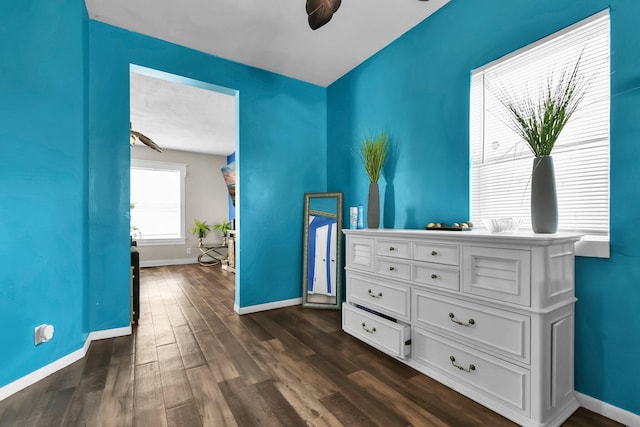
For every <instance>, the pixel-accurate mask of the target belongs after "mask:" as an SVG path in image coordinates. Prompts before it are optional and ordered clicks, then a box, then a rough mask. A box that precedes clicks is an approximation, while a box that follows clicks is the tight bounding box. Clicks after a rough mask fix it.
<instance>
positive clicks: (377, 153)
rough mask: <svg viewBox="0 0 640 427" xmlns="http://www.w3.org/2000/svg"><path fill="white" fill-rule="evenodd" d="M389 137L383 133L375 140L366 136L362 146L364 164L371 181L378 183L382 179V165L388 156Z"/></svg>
mask: <svg viewBox="0 0 640 427" xmlns="http://www.w3.org/2000/svg"><path fill="white" fill-rule="evenodd" d="M387 139H388V138H387V135H386V134H384V133H381V134H380V135H378V137H377V138H376V139H375V140H373V139H372V138H369V137H367V138H365V140H364V143H363V144H362V146H360V154H361V160H362V164H363V165H364V168H365V170H366V171H367V175H368V176H369V181H370V182H371V183H377V182H378V180H379V179H380V173H381V172H382V166H383V165H384V161H385V158H386V157H387Z"/></svg>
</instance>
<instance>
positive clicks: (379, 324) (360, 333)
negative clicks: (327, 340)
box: [342, 304, 411, 359]
mask: <svg viewBox="0 0 640 427" xmlns="http://www.w3.org/2000/svg"><path fill="white" fill-rule="evenodd" d="M342 329H343V330H344V331H345V332H347V333H348V334H351V335H353V336H354V337H356V338H358V339H360V340H362V341H364V342H366V343H367V344H369V345H371V346H373V347H375V348H377V349H378V350H380V351H382V352H384V353H387V354H389V355H391V356H394V357H398V358H401V359H404V358H405V357H406V356H408V355H409V353H410V349H411V344H410V337H411V327H410V326H407V325H402V324H400V323H395V322H392V321H390V320H387V319H384V318H382V317H380V316H376V315H375V314H372V313H369V312H367V311H364V310H360V309H358V308H355V307H352V306H351V305H349V304H344V305H343V306H342Z"/></svg>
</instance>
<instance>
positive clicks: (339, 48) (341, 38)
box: [85, 0, 449, 154]
mask: <svg viewBox="0 0 640 427" xmlns="http://www.w3.org/2000/svg"><path fill="white" fill-rule="evenodd" d="M85 1H86V5H87V10H88V12H89V16H90V17H91V19H94V20H97V21H101V22H105V23H107V24H111V25H114V26H117V27H121V28H125V29H127V30H131V31H135V32H138V33H142V34H145V35H148V36H152V37H155V38H158V39H162V40H166V41H169V42H173V43H176V44H179V45H182V46H186V47H189V48H192V49H196V50H200V51H203V52H207V53H210V54H213V55H216V56H219V57H222V58H226V59H229V60H232V61H236V62H239V63H242V64H246V65H250V66H254V67H257V68H261V69H265V70H268V71H273V72H275V73H279V74H282V75H285V76H288V77H292V78H295V79H299V80H303V81H306V82H309V83H313V84H317V85H320V86H328V85H330V84H331V83H333V82H334V81H336V80H337V79H339V78H340V77H342V76H343V75H344V74H346V73H347V72H349V71H350V70H352V69H353V68H355V67H356V66H358V65H359V64H360V63H362V62H363V61H365V60H366V59H367V58H369V57H370V56H372V55H373V54H375V53H376V52H378V51H379V50H380V49H382V48H384V47H385V46H386V45H388V44H389V43H391V42H392V41H393V40H395V39H396V38H398V37H399V36H401V35H402V34H404V33H405V32H407V31H408V30H409V29H411V28H412V27H414V26H415V25H417V24H418V23H420V22H421V21H423V20H424V19H425V18H426V17H428V16H429V15H431V14H432V13H434V12H435V11H436V10H438V9H439V8H440V7H442V6H444V5H445V4H446V3H448V1H449V0H428V1H419V0H343V1H342V4H341V6H340V8H339V9H338V11H337V12H336V13H335V15H334V16H333V18H332V19H331V21H329V23H327V24H326V25H325V26H323V27H321V28H319V29H318V30H315V31H313V30H311V28H309V25H308V23H307V13H306V8H305V5H306V1H305V0H180V1H175V0H85ZM144 84H146V83H141V85H142V86H141V87H140V89H141V90H144V86H143V85H144ZM179 87H183V88H185V86H179ZM156 89H157V88H156ZM164 90H166V91H167V92H168V93H173V94H174V95H175V94H176V93H177V92H179V90H177V91H176V88H171V87H168V88H164V89H163V91H164ZM163 93H164V92H163ZM164 95H167V96H168V94H167V93H164ZM136 96H137V95H136ZM140 96H142V97H143V98H144V101H143V100H134V101H132V113H131V114H132V122H133V126H134V129H136V130H139V131H141V132H143V133H145V129H144V127H145V126H146V123H145V121H148V122H149V126H150V127H149V130H148V133H149V134H148V135H147V136H149V137H150V138H151V139H153V140H154V141H155V140H156V139H157V138H160V136H159V135H161V131H160V130H157V131H156V130H155V128H154V127H153V126H161V125H162V123H160V122H159V120H157V119H154V118H153V114H155V113H153V114H152V112H151V111H138V110H137V108H138V105H140V106H144V105H145V104H154V103H156V102H160V100H161V97H160V94H158V95H157V97H158V99H157V100H153V99H152V98H153V97H154V96H156V95H153V94H146V95H145V94H141V95H140ZM176 96H177V95H176ZM133 102H135V104H136V106H135V109H134V105H133ZM195 102H196V103H198V102H200V101H195ZM203 102H205V101H203ZM207 102H208V101H207ZM174 103H175V100H172V101H171V102H169V103H168V104H167V105H166V108H167V109H170V108H171V109H174V110H175V108H176V107H175V105H173V104H174ZM185 103H186V104H189V103H193V102H185ZM205 103H206V102H205ZM199 105H201V104H199ZM141 108H142V107H141ZM158 108H159V107H158ZM213 108H214V109H215V107H213ZM177 113H178V111H172V112H171V113H169V112H166V113H165V115H164V117H167V118H175V119H176V120H178V118H177V117H175V116H176V114H177ZM158 114H160V113H158ZM211 114H215V115H216V117H217V116H218V114H220V112H219V111H218V112H217V113H216V112H211ZM145 117H146V118H145ZM209 117H210V116H209ZM220 117H222V116H220ZM181 120H184V121H187V122H192V120H191V119H190V118H189V117H185V118H183V119H181ZM152 121H155V122H156V124H155V125H153V126H152V125H151V122H152ZM195 126H196V125H194V124H193V123H192V126H191V128H189V130H190V131H192V132H195V131H196V127H195ZM169 130H170V129H162V132H165V131H167V132H168V131H169ZM204 130H205V131H208V132H210V131H211V129H204ZM234 130H235V125H234ZM216 131H217V134H219V135H226V134H227V130H223V129H220V128H216ZM185 132H186V131H185V129H184V128H183V129H182V133H185ZM154 136H155V137H154ZM163 138H164V137H163ZM174 139H176V133H175V132H174V133H173V134H172V141H173V140H174ZM194 140H195V139H194V138H189V141H194ZM234 142H235V141H234ZM156 143H158V145H160V146H161V147H163V146H164V147H167V148H168V147H170V146H171V144H172V143H173V142H168V143H167V142H164V145H163V142H162V141H160V140H158V141H156ZM182 149H183V150H188V149H189V147H188V146H182ZM219 151H222V150H219ZM227 154H228V153H227Z"/></svg>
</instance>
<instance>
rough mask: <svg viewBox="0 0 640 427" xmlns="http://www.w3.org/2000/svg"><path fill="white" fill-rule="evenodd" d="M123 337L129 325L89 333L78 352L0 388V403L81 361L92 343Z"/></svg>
mask: <svg viewBox="0 0 640 427" xmlns="http://www.w3.org/2000/svg"><path fill="white" fill-rule="evenodd" d="M124 335H131V325H129V326H125V327H123V328H115V329H106V330H103V331H95V332H91V333H89V335H88V336H87V339H86V340H85V341H84V345H83V346H82V347H81V348H79V349H78V350H76V351H74V352H72V353H69V354H67V355H66V356H63V357H61V358H60V359H58V360H55V361H53V362H51V363H49V364H48V365H45V366H43V367H42V368H40V369H37V370H35V371H33V372H31V373H30V374H27V375H25V376H24V377H22V378H18V379H17V380H15V381H13V382H11V383H9V384H7V385H5V386H3V387H0V401H2V400H4V399H6V398H7V397H9V396H11V395H13V394H15V393H17V392H19V391H20V390H22V389H25V388H27V387H29V386H30V385H32V384H35V383H37V382H38V381H40V380H42V379H44V378H46V377H48V376H49V375H51V374H53V373H55V372H57V371H59V370H60V369H63V368H66V367H67V366H69V365H71V364H72V363H74V362H77V361H78V360H80V359H82V358H83V357H84V356H86V354H87V351H88V350H89V345H90V344H91V342H92V341H97V340H102V339H105V338H115V337H121V336H124Z"/></svg>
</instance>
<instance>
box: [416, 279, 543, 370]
mask: <svg viewBox="0 0 640 427" xmlns="http://www.w3.org/2000/svg"><path fill="white" fill-rule="evenodd" d="M413 301H414V307H413V309H412V313H413V321H414V322H415V323H416V324H420V325H421V326H426V327H429V328H434V329H436V330H440V331H446V332H448V333H452V334H455V335H457V336H459V337H462V338H463V339H466V340H471V341H472V343H473V345H474V346H479V347H482V348H483V349H485V350H488V351H492V352H494V353H497V354H498V355H501V356H507V357H510V358H512V359H515V360H518V361H520V362H524V363H527V364H528V363H529V362H530V354H531V349H530V336H531V319H530V318H529V317H528V316H523V315H520V314H516V313H511V312H508V311H503V310H496V309H494V308H491V307H486V306H483V305H478V304H473V303H468V302H463V301H457V300H455V299H451V298H447V297H443V296H440V295H433V294H429V293H426V292H421V291H416V292H415V293H414V297H413Z"/></svg>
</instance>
